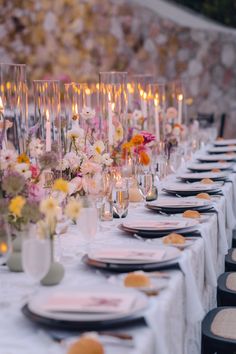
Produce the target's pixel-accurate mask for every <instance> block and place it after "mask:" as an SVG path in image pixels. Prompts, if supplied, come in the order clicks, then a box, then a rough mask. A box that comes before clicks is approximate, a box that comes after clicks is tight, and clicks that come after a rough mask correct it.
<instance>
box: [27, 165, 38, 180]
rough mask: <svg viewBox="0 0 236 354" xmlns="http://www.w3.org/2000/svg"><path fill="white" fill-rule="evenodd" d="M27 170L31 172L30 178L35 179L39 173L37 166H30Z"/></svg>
mask: <svg viewBox="0 0 236 354" xmlns="http://www.w3.org/2000/svg"><path fill="white" fill-rule="evenodd" d="M29 169H30V171H31V175H32V178H37V177H38V175H39V172H40V171H39V168H38V166H36V165H30V168H29Z"/></svg>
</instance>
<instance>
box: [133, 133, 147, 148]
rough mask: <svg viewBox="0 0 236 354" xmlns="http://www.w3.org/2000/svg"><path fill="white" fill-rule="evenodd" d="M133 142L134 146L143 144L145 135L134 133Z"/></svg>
mask: <svg viewBox="0 0 236 354" xmlns="http://www.w3.org/2000/svg"><path fill="white" fill-rule="evenodd" d="M131 143H132V144H133V145H134V146H137V145H142V144H143V143H144V137H143V136H142V135H141V134H137V135H134V136H133V138H132V139H131Z"/></svg>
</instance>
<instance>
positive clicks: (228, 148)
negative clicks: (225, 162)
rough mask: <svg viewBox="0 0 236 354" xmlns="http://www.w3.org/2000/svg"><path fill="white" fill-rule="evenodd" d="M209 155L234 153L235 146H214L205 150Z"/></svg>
mask: <svg viewBox="0 0 236 354" xmlns="http://www.w3.org/2000/svg"><path fill="white" fill-rule="evenodd" d="M207 152H208V153H209V154H225V153H227V152H236V145H234V146H216V147H212V148H209V149H208V150H207Z"/></svg>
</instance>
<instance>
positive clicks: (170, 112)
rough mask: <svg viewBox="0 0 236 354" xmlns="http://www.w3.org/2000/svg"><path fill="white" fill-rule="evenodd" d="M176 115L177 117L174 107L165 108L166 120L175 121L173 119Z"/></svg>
mask: <svg viewBox="0 0 236 354" xmlns="http://www.w3.org/2000/svg"><path fill="white" fill-rule="evenodd" d="M177 115H178V112H177V109H176V108H175V107H169V108H167V111H166V117H167V119H175V118H177Z"/></svg>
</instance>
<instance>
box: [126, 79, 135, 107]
mask: <svg viewBox="0 0 236 354" xmlns="http://www.w3.org/2000/svg"><path fill="white" fill-rule="evenodd" d="M127 92H128V108H129V110H130V111H132V108H133V94H134V89H133V87H132V84H131V83H130V82H128V84H127Z"/></svg>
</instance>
